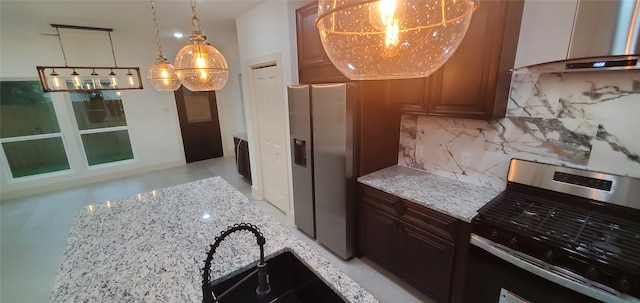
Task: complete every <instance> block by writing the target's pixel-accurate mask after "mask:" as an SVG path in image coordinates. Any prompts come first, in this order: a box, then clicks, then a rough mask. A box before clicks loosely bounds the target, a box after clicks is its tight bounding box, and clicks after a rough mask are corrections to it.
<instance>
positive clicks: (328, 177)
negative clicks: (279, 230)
mask: <svg viewBox="0 0 640 303" xmlns="http://www.w3.org/2000/svg"><path fill="white" fill-rule="evenodd" d="M288 91H289V93H288V95H289V123H290V135H291V137H290V139H291V148H292V152H291V155H292V159H291V161H292V165H291V166H292V177H293V204H294V213H295V224H296V226H297V227H298V228H300V229H301V230H302V231H303V232H305V233H306V234H307V235H309V236H311V237H314V238H315V239H316V240H317V241H318V242H320V243H321V244H322V245H324V246H325V247H327V248H329V249H330V250H331V251H333V252H334V253H335V254H337V255H339V256H341V257H342V258H344V259H345V260H346V259H349V258H351V257H352V256H353V250H354V243H353V242H354V232H355V230H354V228H355V222H354V219H355V216H354V211H355V200H354V199H355V192H354V191H355V172H356V170H355V162H354V150H355V148H354V145H355V144H356V142H355V141H354V140H355V138H357V136H355V134H354V132H355V125H356V123H355V121H356V120H357V119H356V113H357V111H356V110H355V109H356V106H355V103H356V102H357V92H356V91H357V84H355V83H334V84H313V85H291V86H289V87H288Z"/></svg>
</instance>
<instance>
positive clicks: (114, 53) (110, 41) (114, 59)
mask: <svg viewBox="0 0 640 303" xmlns="http://www.w3.org/2000/svg"><path fill="white" fill-rule="evenodd" d="M107 34H109V43H110V44H111V54H112V55H113V66H115V67H118V63H116V52H114V51H113V40H111V32H107Z"/></svg>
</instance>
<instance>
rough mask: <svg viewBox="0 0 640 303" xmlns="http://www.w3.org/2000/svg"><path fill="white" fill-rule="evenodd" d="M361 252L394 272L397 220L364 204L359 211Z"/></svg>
mask: <svg viewBox="0 0 640 303" xmlns="http://www.w3.org/2000/svg"><path fill="white" fill-rule="evenodd" d="M358 216H359V217H360V222H361V224H360V225H359V227H358V229H359V230H358V234H359V235H361V237H360V238H359V239H358V241H359V246H360V251H362V252H364V251H366V252H367V254H366V255H367V257H368V258H369V259H371V260H373V261H374V262H376V263H378V264H380V265H382V266H383V267H384V268H386V269H388V270H394V269H395V266H394V264H393V262H394V260H395V258H396V257H395V250H396V245H395V242H396V233H397V228H398V227H397V220H396V219H395V218H394V217H393V216H391V215H388V214H386V213H384V212H382V211H380V210H378V209H376V208H374V207H372V206H369V205H367V204H362V205H361V206H360V208H359V209H358Z"/></svg>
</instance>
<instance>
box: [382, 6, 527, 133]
mask: <svg viewBox="0 0 640 303" xmlns="http://www.w3.org/2000/svg"><path fill="white" fill-rule="evenodd" d="M523 5H524V2H523V1H521V0H488V1H481V2H480V4H479V6H478V9H477V10H476V11H475V12H474V14H473V18H472V19H471V24H470V25H469V30H468V31H467V34H466V35H465V37H464V39H463V40H462V43H461V44H460V46H459V47H458V49H457V50H456V52H455V53H454V55H453V56H452V57H451V58H450V59H449V60H448V61H447V62H446V63H445V64H444V65H443V66H442V67H441V68H440V69H438V70H437V71H436V72H435V73H433V74H432V75H431V76H429V77H427V78H418V79H406V80H390V81H389V84H388V85H389V88H388V89H389V101H390V102H392V103H393V104H396V105H397V106H398V108H399V110H400V111H401V112H403V113H411V114H428V115H432V116H442V117H456V118H469V119H482V120H491V119H496V118H502V117H504V116H505V112H506V106H507V101H508V99H509V89H510V85H511V72H510V69H511V68H513V64H514V61H515V55H516V49H517V44H518V35H519V32H520V21H521V19H522V9H523Z"/></svg>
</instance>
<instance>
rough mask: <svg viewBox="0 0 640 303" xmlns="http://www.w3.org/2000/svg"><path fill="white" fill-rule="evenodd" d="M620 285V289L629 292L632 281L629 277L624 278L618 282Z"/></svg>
mask: <svg viewBox="0 0 640 303" xmlns="http://www.w3.org/2000/svg"><path fill="white" fill-rule="evenodd" d="M618 286H619V287H620V291H622V292H624V293H629V292H630V291H631V283H630V282H629V280H627V278H622V280H620V281H619V282H618Z"/></svg>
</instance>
